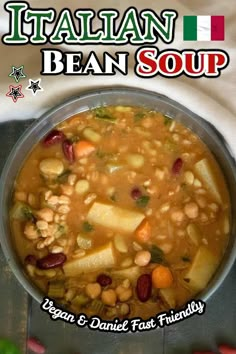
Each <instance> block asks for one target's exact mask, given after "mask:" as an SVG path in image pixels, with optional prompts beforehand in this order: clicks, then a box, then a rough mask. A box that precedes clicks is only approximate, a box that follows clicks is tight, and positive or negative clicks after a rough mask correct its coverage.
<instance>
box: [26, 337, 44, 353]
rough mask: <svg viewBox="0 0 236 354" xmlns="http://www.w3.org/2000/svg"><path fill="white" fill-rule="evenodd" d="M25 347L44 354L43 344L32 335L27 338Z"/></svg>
mask: <svg viewBox="0 0 236 354" xmlns="http://www.w3.org/2000/svg"><path fill="white" fill-rule="evenodd" d="M27 348H28V349H29V350H31V351H32V352H33V353H36V354H44V353H45V351H46V348H45V346H44V345H43V344H41V343H40V342H39V340H38V339H36V338H34V337H30V338H28V339H27Z"/></svg>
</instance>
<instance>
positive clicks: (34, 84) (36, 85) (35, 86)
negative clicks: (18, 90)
mask: <svg viewBox="0 0 236 354" xmlns="http://www.w3.org/2000/svg"><path fill="white" fill-rule="evenodd" d="M40 84H41V79H38V80H35V81H34V80H32V79H29V86H27V87H26V90H29V91H31V92H32V94H33V95H34V96H36V95H37V93H38V91H43V88H42V87H41V86H40Z"/></svg>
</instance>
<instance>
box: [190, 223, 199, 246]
mask: <svg viewBox="0 0 236 354" xmlns="http://www.w3.org/2000/svg"><path fill="white" fill-rule="evenodd" d="M187 234H188V236H189V238H190V240H191V241H192V243H193V244H194V245H195V246H198V245H199V241H200V237H201V236H202V233H201V231H200V229H199V227H198V226H197V225H196V224H189V225H188V226H187Z"/></svg>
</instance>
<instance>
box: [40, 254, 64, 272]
mask: <svg viewBox="0 0 236 354" xmlns="http://www.w3.org/2000/svg"><path fill="white" fill-rule="evenodd" d="M65 261H66V255H65V254H64V253H49V254H48V255H47V256H45V257H43V258H41V259H38V260H37V263H36V264H37V267H38V268H40V269H51V268H56V267H59V266H61V265H62V264H63V263H65Z"/></svg>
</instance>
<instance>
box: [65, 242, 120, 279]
mask: <svg viewBox="0 0 236 354" xmlns="http://www.w3.org/2000/svg"><path fill="white" fill-rule="evenodd" d="M115 264H116V257H115V253H114V249H113V246H112V243H111V242H109V243H108V244H106V245H104V246H102V247H99V248H96V249H94V250H93V251H92V252H90V253H87V254H86V255H85V256H84V257H81V258H78V259H75V260H72V261H67V262H66V263H65V264H64V266H63V270H64V273H65V275H66V276H67V277H75V276H77V275H79V274H81V273H84V272H86V273H88V272H93V271H96V270H99V269H103V268H111V267H113V266H114V265H115Z"/></svg>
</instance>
